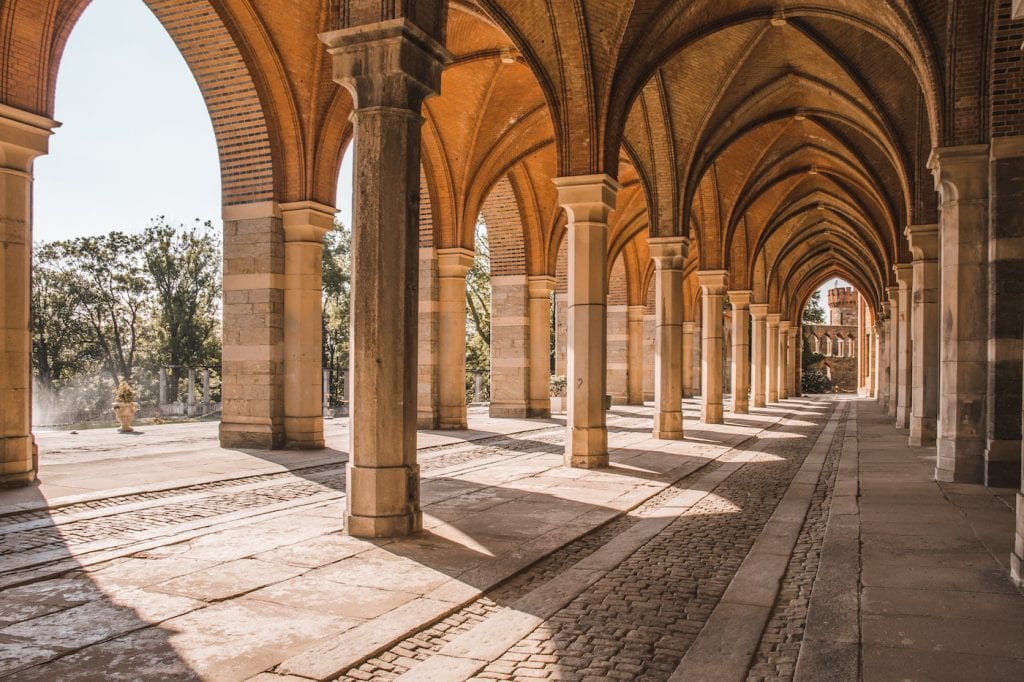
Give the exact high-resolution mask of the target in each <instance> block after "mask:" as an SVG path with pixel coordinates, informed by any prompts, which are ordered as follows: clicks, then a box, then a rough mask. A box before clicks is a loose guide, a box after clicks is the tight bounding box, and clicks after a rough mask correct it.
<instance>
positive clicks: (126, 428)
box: [114, 403, 139, 433]
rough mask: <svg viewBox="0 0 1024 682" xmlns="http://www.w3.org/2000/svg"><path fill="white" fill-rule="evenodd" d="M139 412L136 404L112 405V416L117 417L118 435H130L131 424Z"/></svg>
mask: <svg viewBox="0 0 1024 682" xmlns="http://www.w3.org/2000/svg"><path fill="white" fill-rule="evenodd" d="M138 411H139V404H138V403H114V416H115V417H117V423H118V424H120V425H121V426H119V427H118V429H117V432H118V433H131V432H132V431H134V430H135V429H133V428H132V422H133V421H135V413H136V412H138Z"/></svg>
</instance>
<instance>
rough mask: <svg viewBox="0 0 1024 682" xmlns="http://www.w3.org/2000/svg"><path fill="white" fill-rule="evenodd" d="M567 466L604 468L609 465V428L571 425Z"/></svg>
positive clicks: (566, 451)
mask: <svg viewBox="0 0 1024 682" xmlns="http://www.w3.org/2000/svg"><path fill="white" fill-rule="evenodd" d="M565 466H567V467H571V468H573V469H603V468H605V467H607V466H608V429H607V428H606V427H604V426H592V427H589V428H581V427H569V434H568V442H567V445H566V448H565Z"/></svg>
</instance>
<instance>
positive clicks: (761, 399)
mask: <svg viewBox="0 0 1024 682" xmlns="http://www.w3.org/2000/svg"><path fill="white" fill-rule="evenodd" d="M767 315H768V304H767V303H751V304H750V317H751V320H752V322H751V337H750V356H751V357H750V386H751V395H752V398H753V401H754V407H764V406H765V398H766V394H767V386H766V383H765V379H766V378H767V376H768V374H767V372H766V369H767V366H768V355H767V352H766V351H767V348H768V338H767V334H768V329H767V326H766V322H767V319H766V318H767Z"/></svg>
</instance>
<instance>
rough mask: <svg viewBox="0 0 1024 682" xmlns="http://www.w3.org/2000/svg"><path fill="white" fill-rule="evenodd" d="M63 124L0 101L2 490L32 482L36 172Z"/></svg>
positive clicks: (34, 461) (35, 466) (33, 448)
mask: <svg viewBox="0 0 1024 682" xmlns="http://www.w3.org/2000/svg"><path fill="white" fill-rule="evenodd" d="M58 125H60V124H59V123H57V122H56V121H52V120H50V119H47V118H43V117H42V116H37V115H36V114H30V113H28V112H26V111H21V110H20V109H15V108H13V107H9V106H6V105H2V104H0V291H2V292H3V294H2V295H0V488H5V487H13V486H23V485H29V484H30V483H32V481H34V480H35V478H36V473H37V471H38V466H37V464H38V462H37V459H38V457H37V455H36V452H37V450H36V445H35V439H34V438H33V436H32V362H31V351H32V334H31V313H30V299H31V292H32V275H31V272H32V172H33V168H32V166H33V161H34V160H35V159H36V158H37V157H39V156H42V155H43V154H46V153H47V151H48V148H49V138H50V135H52V134H53V129H54V128H56V127H57V126H58Z"/></svg>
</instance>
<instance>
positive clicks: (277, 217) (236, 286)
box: [220, 202, 285, 449]
mask: <svg viewBox="0 0 1024 682" xmlns="http://www.w3.org/2000/svg"><path fill="white" fill-rule="evenodd" d="M284 264H285V257H284V226H283V223H282V220H281V211H280V207H278V206H277V205H276V204H274V203H273V202H265V203H256V204H245V205H240V206H225V207H224V311H223V320H224V331H223V338H224V347H223V350H222V356H221V368H222V372H223V374H222V382H223V383H222V388H221V397H222V411H221V422H220V444H221V447H225V448H270V449H278V448H281V447H283V446H284V444H285V429H284V315H285V312H284V292H285V277H284Z"/></svg>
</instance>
